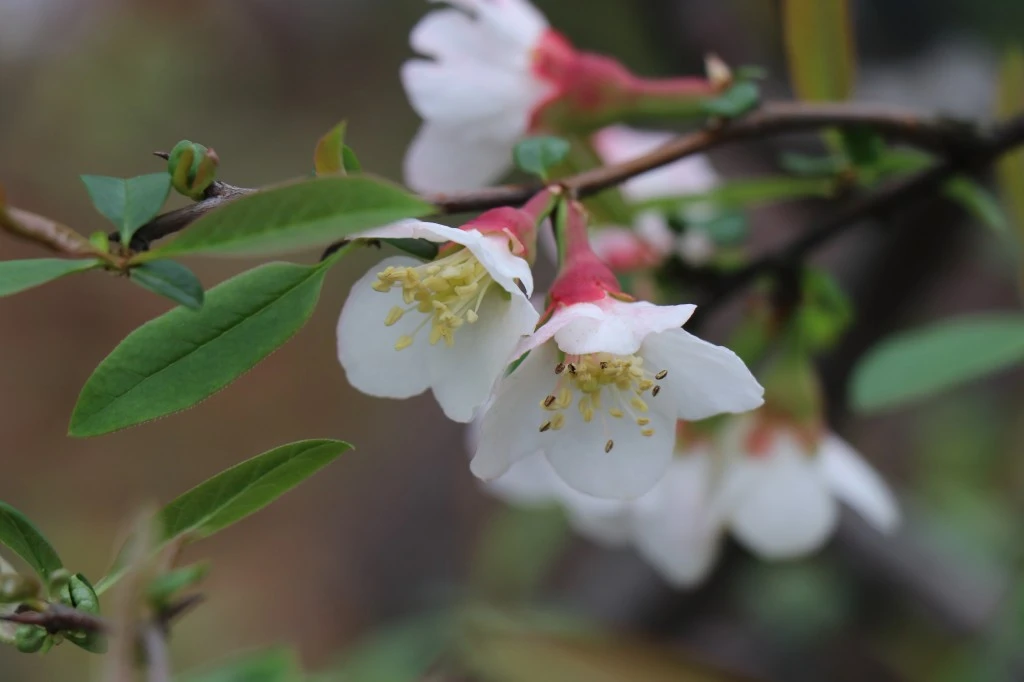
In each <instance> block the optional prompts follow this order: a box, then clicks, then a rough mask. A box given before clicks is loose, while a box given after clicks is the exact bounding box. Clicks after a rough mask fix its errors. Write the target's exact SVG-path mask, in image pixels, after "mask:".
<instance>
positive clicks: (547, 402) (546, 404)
mask: <svg viewBox="0 0 1024 682" xmlns="http://www.w3.org/2000/svg"><path fill="white" fill-rule="evenodd" d="M555 400H556V398H555V396H553V395H549V396H548V397H547V398H544V407H551V404H552V403H553V402H555Z"/></svg>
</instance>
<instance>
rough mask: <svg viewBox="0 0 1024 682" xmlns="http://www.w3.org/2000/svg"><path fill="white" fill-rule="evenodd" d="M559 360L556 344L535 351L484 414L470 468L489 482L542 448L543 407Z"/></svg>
mask: <svg viewBox="0 0 1024 682" xmlns="http://www.w3.org/2000/svg"><path fill="white" fill-rule="evenodd" d="M557 363H558V360H557V355H556V349H555V347H554V344H548V345H545V346H541V347H540V348H537V349H535V350H534V351H533V352H531V353H530V354H529V355H528V356H527V357H526V358H525V359H524V360H523V361H522V362H521V363H520V364H519V366H518V367H517V368H516V369H515V370H514V371H513V372H512V373H511V374H509V375H508V376H506V377H505V378H504V379H502V380H501V381H500V382H499V383H498V386H497V388H496V390H495V394H494V400H493V402H492V403H491V406H490V407H489V408H488V409H487V412H485V413H484V416H483V422H482V424H481V426H480V442H479V444H478V445H477V450H476V453H475V454H474V455H473V460H472V461H471V462H470V470H472V472H473V474H474V475H475V476H477V477H478V478H482V479H484V480H485V481H487V480H492V479H495V478H497V477H498V476H501V475H502V474H504V473H505V472H506V471H508V469H509V467H511V466H512V465H513V464H514V463H516V462H518V461H519V460H521V459H523V458H524V457H528V456H529V455H532V454H535V453H537V452H538V451H540V450H541V445H540V439H539V437H540V436H541V435H543V434H541V433H539V432H538V430H537V429H538V428H539V427H540V425H541V423H542V422H543V419H542V417H543V416H544V415H545V414H546V413H545V412H544V411H543V409H542V408H541V407H540V402H541V401H542V400H543V399H544V396H545V395H546V392H547V391H548V390H550V388H551V387H552V386H553V385H554V379H555V374H554V367H555V365H556V364H557Z"/></svg>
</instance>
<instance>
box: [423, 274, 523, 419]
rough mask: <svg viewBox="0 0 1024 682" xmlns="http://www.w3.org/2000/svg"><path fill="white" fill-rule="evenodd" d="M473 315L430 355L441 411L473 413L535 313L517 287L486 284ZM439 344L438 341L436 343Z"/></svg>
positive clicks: (453, 415)
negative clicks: (472, 320) (450, 343)
mask: <svg viewBox="0 0 1024 682" xmlns="http://www.w3.org/2000/svg"><path fill="white" fill-rule="evenodd" d="M479 315H480V317H479V319H478V320H477V321H476V322H475V323H473V324H468V323H467V324H464V325H462V326H461V327H460V328H459V329H457V330H456V331H455V344H454V345H453V346H452V347H451V348H447V347H445V348H442V349H441V350H440V352H437V353H434V354H433V355H432V356H431V357H430V358H429V361H430V383H431V387H432V388H433V390H434V397H435V398H437V402H438V404H440V405H441V409H442V410H444V413H445V416H447V417H448V418H449V419H451V420H453V421H457V422H468V421H470V420H472V419H473V416H474V414H476V411H477V408H479V407H480V406H481V405H483V404H484V402H486V401H487V398H488V396H490V394H491V389H492V388H493V387H494V383H495V382H496V381H497V380H498V379H499V378H501V376H502V375H503V374H504V372H505V369H506V368H507V367H508V365H509V363H510V362H511V361H512V360H514V359H515V358H513V357H512V351H514V350H515V347H516V344H518V343H519V340H520V338H522V337H523V336H525V335H527V334H529V333H530V332H531V331H533V328H534V326H535V325H536V324H537V318H538V317H539V315H538V314H537V311H536V310H535V309H534V307H533V305H532V304H531V303H530V301H529V299H527V298H526V297H525V296H523V294H522V293H521V292H519V291H518V290H517V291H516V293H515V294H513V295H512V296H511V297H509V296H508V295H507V294H505V293H504V292H502V291H500V290H499V289H498V288H497V287H492V288H491V290H490V291H488V292H487V294H486V295H485V296H484V300H483V302H482V303H481V305H480V310H479ZM438 345H439V346H442V345H443V342H442V343H439V344H438Z"/></svg>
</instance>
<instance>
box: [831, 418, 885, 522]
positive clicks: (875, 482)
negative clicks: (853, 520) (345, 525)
mask: <svg viewBox="0 0 1024 682" xmlns="http://www.w3.org/2000/svg"><path fill="white" fill-rule="evenodd" d="M816 464H817V467H818V471H819V472H820V474H821V476H823V477H824V479H825V481H826V482H827V483H828V485H829V486H830V487H831V488H832V493H833V494H834V495H835V496H836V497H838V498H839V499H840V500H842V501H843V502H845V503H846V504H848V505H850V507H852V508H853V510H854V511H856V512H857V513H858V514H860V515H861V516H863V517H864V519H865V520H867V521H868V522H869V523H871V525H873V526H874V527H875V528H877V529H878V530H879V531H881V532H883V533H891V532H893V531H894V530H896V527H897V526H899V523H900V508H899V504H898V503H897V502H896V498H895V497H894V496H893V494H892V491H891V490H890V489H889V487H888V486H887V485H886V484H885V481H883V480H882V477H881V476H879V475H878V473H877V472H876V471H875V470H874V469H872V468H871V466H870V465H869V464H868V463H867V462H865V461H864V460H863V459H862V458H861V457H860V455H858V454H857V451H856V450H854V449H853V448H852V447H851V446H850V444H849V443H847V442H846V441H844V440H843V439H841V438H839V437H838V436H836V435H834V434H830V435H828V436H827V437H826V438H825V441H824V442H823V443H822V446H821V449H820V450H819V451H818V457H817V460H816Z"/></svg>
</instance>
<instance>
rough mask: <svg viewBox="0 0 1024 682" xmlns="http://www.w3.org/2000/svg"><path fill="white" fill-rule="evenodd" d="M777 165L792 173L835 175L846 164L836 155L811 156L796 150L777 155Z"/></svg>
mask: <svg viewBox="0 0 1024 682" xmlns="http://www.w3.org/2000/svg"><path fill="white" fill-rule="evenodd" d="M779 166H780V167H781V168H782V170H784V171H786V172H787V173H792V174H793V175H802V176H835V175H838V174H839V173H841V172H842V171H843V169H844V168H845V167H846V164H845V162H844V160H843V159H841V158H839V157H838V156H812V155H810V154H800V153H798V152H785V153H784V154H782V155H781V156H780V157H779Z"/></svg>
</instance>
